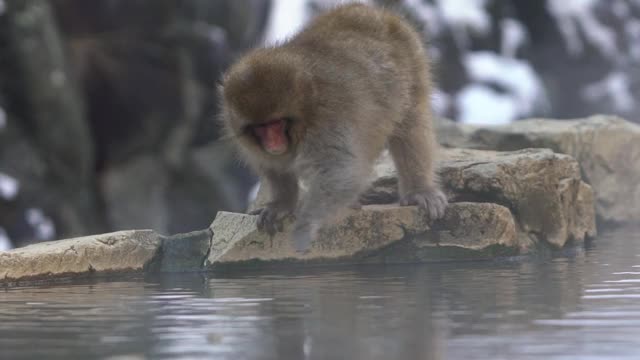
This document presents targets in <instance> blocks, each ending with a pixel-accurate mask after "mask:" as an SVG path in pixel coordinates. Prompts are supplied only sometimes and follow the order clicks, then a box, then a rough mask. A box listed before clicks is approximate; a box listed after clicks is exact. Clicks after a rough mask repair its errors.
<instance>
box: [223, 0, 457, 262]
mask: <svg viewBox="0 0 640 360" xmlns="http://www.w3.org/2000/svg"><path fill="white" fill-rule="evenodd" d="M222 82H223V83H222V85H221V92H222V119H223V122H224V126H225V128H226V130H227V132H228V133H229V136H230V137H231V138H232V139H234V140H235V142H236V143H237V145H238V146H239V149H240V151H241V154H242V155H243V157H244V158H245V159H246V161H247V162H248V164H249V165H250V166H251V167H252V168H253V169H255V171H257V172H258V174H259V175H260V177H261V180H262V183H261V184H262V186H267V187H268V189H269V193H270V195H271V199H270V201H269V202H268V203H267V204H266V205H265V207H264V208H262V209H259V210H257V211H255V212H254V214H257V215H259V217H258V228H259V229H260V230H261V231H267V232H268V233H270V234H272V235H273V234H274V233H275V232H276V231H281V230H282V219H283V217H285V216H286V215H288V214H292V213H293V214H294V215H295V218H296V220H295V225H294V230H293V235H292V237H293V241H294V246H295V248H296V250H297V251H299V252H304V251H307V250H308V249H309V247H310V244H311V242H312V240H313V239H314V238H315V236H316V233H317V230H318V228H319V227H321V226H322V225H323V224H324V223H325V222H326V221H327V219H328V218H329V217H330V216H331V215H332V214H334V213H336V212H337V211H338V210H340V209H341V208H345V207H348V206H350V205H352V204H356V203H357V198H358V195H359V194H360V193H361V192H362V191H363V190H365V189H366V186H367V185H368V183H367V179H368V178H369V177H370V175H371V174H370V173H371V171H372V169H373V165H374V163H375V161H376V159H377V158H378V157H379V155H380V154H381V153H382V152H383V151H384V149H385V148H388V149H389V152H390V154H391V156H392V158H393V161H394V163H395V166H396V169H397V173H398V179H399V193H400V205H403V206H407V205H417V206H418V207H420V208H422V209H424V212H425V214H426V216H428V217H429V218H431V219H437V218H440V217H442V216H443V214H444V210H445V208H446V206H447V198H446V196H445V195H444V193H443V192H442V191H441V188H440V186H439V184H438V178H437V175H436V173H435V171H434V165H435V164H434V159H435V157H436V151H437V144H436V141H435V139H434V133H433V130H432V125H431V122H432V119H431V118H432V114H431V108H430V94H431V75H430V63H429V60H428V57H427V54H426V52H425V48H424V46H423V44H422V41H421V39H420V36H419V34H418V33H417V32H416V31H415V30H414V29H412V27H411V26H410V25H409V24H408V22H407V21H406V20H404V19H402V18H401V17H399V16H398V15H396V14H394V13H391V12H388V11H386V10H384V9H380V8H376V7H373V6H369V5H364V4H351V5H344V6H339V7H336V8H334V9H332V10H329V11H328V12H326V13H324V14H323V15H320V16H318V17H317V18H315V19H314V20H313V21H312V22H310V23H309V25H308V26H306V27H305V28H304V29H303V30H302V31H301V32H300V33H298V34H297V35H296V36H294V37H293V38H291V39H289V40H287V41H285V42H284V43H281V44H278V45H276V46H272V47H266V48H260V49H256V50H253V51H252V52H250V53H249V54H247V55H245V56H244V57H242V58H241V59H239V60H238V61H237V62H236V63H235V64H234V65H233V66H232V67H231V68H230V69H229V70H228V71H227V73H226V74H225V75H224V78H223V81H222ZM299 179H303V180H304V183H305V184H306V185H307V187H308V191H307V193H306V194H305V196H304V197H303V198H302V199H301V202H300V204H299V205H298V194H299V191H298V180H299Z"/></svg>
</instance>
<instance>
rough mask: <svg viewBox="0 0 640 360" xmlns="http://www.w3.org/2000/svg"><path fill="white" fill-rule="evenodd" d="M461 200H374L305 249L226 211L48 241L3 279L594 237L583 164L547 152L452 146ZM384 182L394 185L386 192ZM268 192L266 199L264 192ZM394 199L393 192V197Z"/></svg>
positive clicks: (452, 186) (483, 249) (431, 252)
mask: <svg viewBox="0 0 640 360" xmlns="http://www.w3.org/2000/svg"><path fill="white" fill-rule="evenodd" d="M394 173H395V171H394V169H393V165H392V163H391V162H390V160H389V159H388V156H385V157H383V158H382V159H381V160H380V161H379V163H378V164H377V166H376V171H375V174H374V175H375V176H374V180H373V187H372V189H373V191H372V192H371V194H372V195H371V196H370V198H369V199H370V200H379V198H376V196H377V195H378V194H381V193H384V194H385V195H384V196H387V197H389V198H394V197H397V190H396V183H397V179H396V178H395V174H394ZM441 173H442V178H443V183H444V184H445V187H446V191H447V192H448V195H449V198H450V199H451V200H452V201H454V202H453V203H452V204H450V206H449V207H448V209H447V211H446V214H445V216H444V218H443V219H440V220H437V221H434V222H430V221H428V219H427V218H426V217H425V214H424V213H423V212H422V211H421V210H419V209H417V208H416V207H400V206H397V205H369V206H364V207H363V208H362V209H361V210H346V213H345V214H344V215H345V216H343V217H338V220H337V222H336V223H334V224H331V225H328V226H326V227H324V228H323V229H321V230H320V232H319V236H318V238H317V239H316V240H315V242H314V243H312V246H311V250H310V251H309V252H308V253H306V254H298V253H296V252H295V250H294V248H293V244H292V241H291V239H290V235H289V233H290V230H291V226H292V223H293V221H292V220H293V219H291V218H289V219H286V223H285V231H284V232H281V233H277V234H275V235H274V236H269V235H268V234H265V233H263V232H260V231H258V230H257V227H256V221H257V216H253V215H246V214H237V213H227V212H219V213H218V216H217V217H216V219H215V220H214V222H213V224H211V226H210V227H209V229H206V230H202V231H196V232H192V233H188V234H178V235H175V236H170V237H163V236H160V235H158V234H157V233H155V232H152V231H149V230H145V231H125V232H119V233H112V234H104V235H98V236H90V237H84V238H77V239H70V240H63V241H59V242H50V243H42V244H37V245H32V246H29V247H26V248H22V249H16V250H12V251H8V252H4V253H0V281H3V282H18V281H21V280H25V279H26V280H29V279H40V278H53V277H65V276H76V275H87V274H93V273H96V274H100V273H110V272H119V271H148V272H157V271H163V272H181V271H199V270H210V269H215V268H219V267H225V266H238V265H241V266H249V265H251V264H254V263H256V262H268V263H278V264H282V263H289V262H292V261H293V262H311V263H323V262H340V263H398V262H420V261H438V260H449V259H460V258H465V259H469V258H473V259H478V258H492V257H496V256H510V255H518V254H525V253H528V252H531V251H533V250H534V249H537V248H538V247H539V246H546V245H550V246H551V247H556V248H559V247H562V246H565V245H566V244H567V242H569V241H574V242H580V241H582V240H584V239H585V238H586V237H590V236H594V235H595V231H596V230H595V213H594V210H593V195H592V191H591V188H590V187H589V186H588V185H586V184H585V183H583V182H582V181H581V180H580V172H579V169H578V164H577V163H576V161H575V160H574V159H573V158H571V157H570V156H568V155H562V154H556V153H553V152H552V151H550V150H545V149H528V150H521V151H515V152H494V151H480V150H463V149H456V150H449V151H447V152H446V153H445V160H444V161H443V166H442V169H441ZM380 184H382V185H384V187H386V188H385V189H384V191H382V192H381V191H378V190H377V187H380ZM261 196H262V198H265V197H266V195H265V194H262V195H261ZM387 200H388V198H387Z"/></svg>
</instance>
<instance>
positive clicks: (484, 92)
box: [456, 84, 518, 125]
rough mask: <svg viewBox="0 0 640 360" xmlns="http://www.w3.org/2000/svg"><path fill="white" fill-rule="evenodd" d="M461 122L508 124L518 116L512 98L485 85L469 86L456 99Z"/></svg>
mask: <svg viewBox="0 0 640 360" xmlns="http://www.w3.org/2000/svg"><path fill="white" fill-rule="evenodd" d="M456 103H457V106H458V111H459V115H458V118H459V120H460V121H461V122H463V123H466V124H479V125H487V124H491V125H500V124H508V123H510V122H511V121H513V120H514V119H516V117H517V115H518V108H517V105H516V101H514V99H513V97H511V96H509V95H506V94H500V93H498V92H496V91H495V90H493V89H491V88H490V87H488V86H486V85H481V84H471V85H467V86H466V87H465V88H463V89H462V91H460V93H459V94H458V96H457V98H456Z"/></svg>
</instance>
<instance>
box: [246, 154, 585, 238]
mask: <svg viewBox="0 0 640 360" xmlns="http://www.w3.org/2000/svg"><path fill="white" fill-rule="evenodd" d="M440 175H441V179H442V181H441V182H442V184H443V185H444V187H445V189H446V190H447V192H448V196H449V199H450V201H453V202H460V201H471V202H483V203H495V204H500V205H503V206H505V207H507V208H509V209H510V210H511V212H512V213H513V214H514V217H515V219H516V223H517V225H518V230H519V237H520V246H522V247H523V248H531V247H533V246H535V245H537V244H542V245H551V246H553V247H556V248H560V247H563V246H564V245H565V244H566V243H567V242H581V241H584V239H585V238H588V237H593V236H595V234H596V225H595V214H594V210H593V194H592V190H591V187H590V186H589V185H587V184H585V183H584V182H582V181H581V177H580V170H579V166H578V163H577V162H576V161H575V160H574V159H573V158H572V157H570V156H568V155H562V154H556V153H553V152H552V151H550V150H547V149H528V150H521V151H515V152H495V151H481V150H464V149H450V150H445V151H444V153H443V159H442V162H441V168H440ZM268 198H269V195H268V194H267V193H266V192H265V191H260V192H259V194H258V200H257V201H256V202H257V203H258V205H256V206H260V204H261V203H264V202H265V201H266V200H267V199H268ZM397 198H398V194H397V178H396V175H395V168H394V166H393V163H392V161H391V159H390V157H389V156H388V154H387V153H385V154H384V155H383V156H382V157H381V158H380V159H379V161H378V163H377V164H376V166H375V169H374V174H373V176H372V186H371V188H370V189H369V190H368V191H366V192H365V193H364V194H363V195H362V197H361V201H362V202H363V203H364V204H374V203H377V204H388V203H392V202H394V201H396V200H397Z"/></svg>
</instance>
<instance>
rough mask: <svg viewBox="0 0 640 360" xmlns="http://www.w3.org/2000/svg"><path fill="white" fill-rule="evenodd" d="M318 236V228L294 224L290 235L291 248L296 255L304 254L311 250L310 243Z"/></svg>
mask: <svg viewBox="0 0 640 360" xmlns="http://www.w3.org/2000/svg"><path fill="white" fill-rule="evenodd" d="M317 235H318V228H317V227H316V226H314V225H311V224H296V226H295V228H294V229H293V233H292V234H291V239H292V240H293V247H294V248H295V249H296V252H297V253H298V254H306V253H307V252H309V251H310V250H311V243H312V242H313V241H314V240H315V239H316V237H317Z"/></svg>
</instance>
